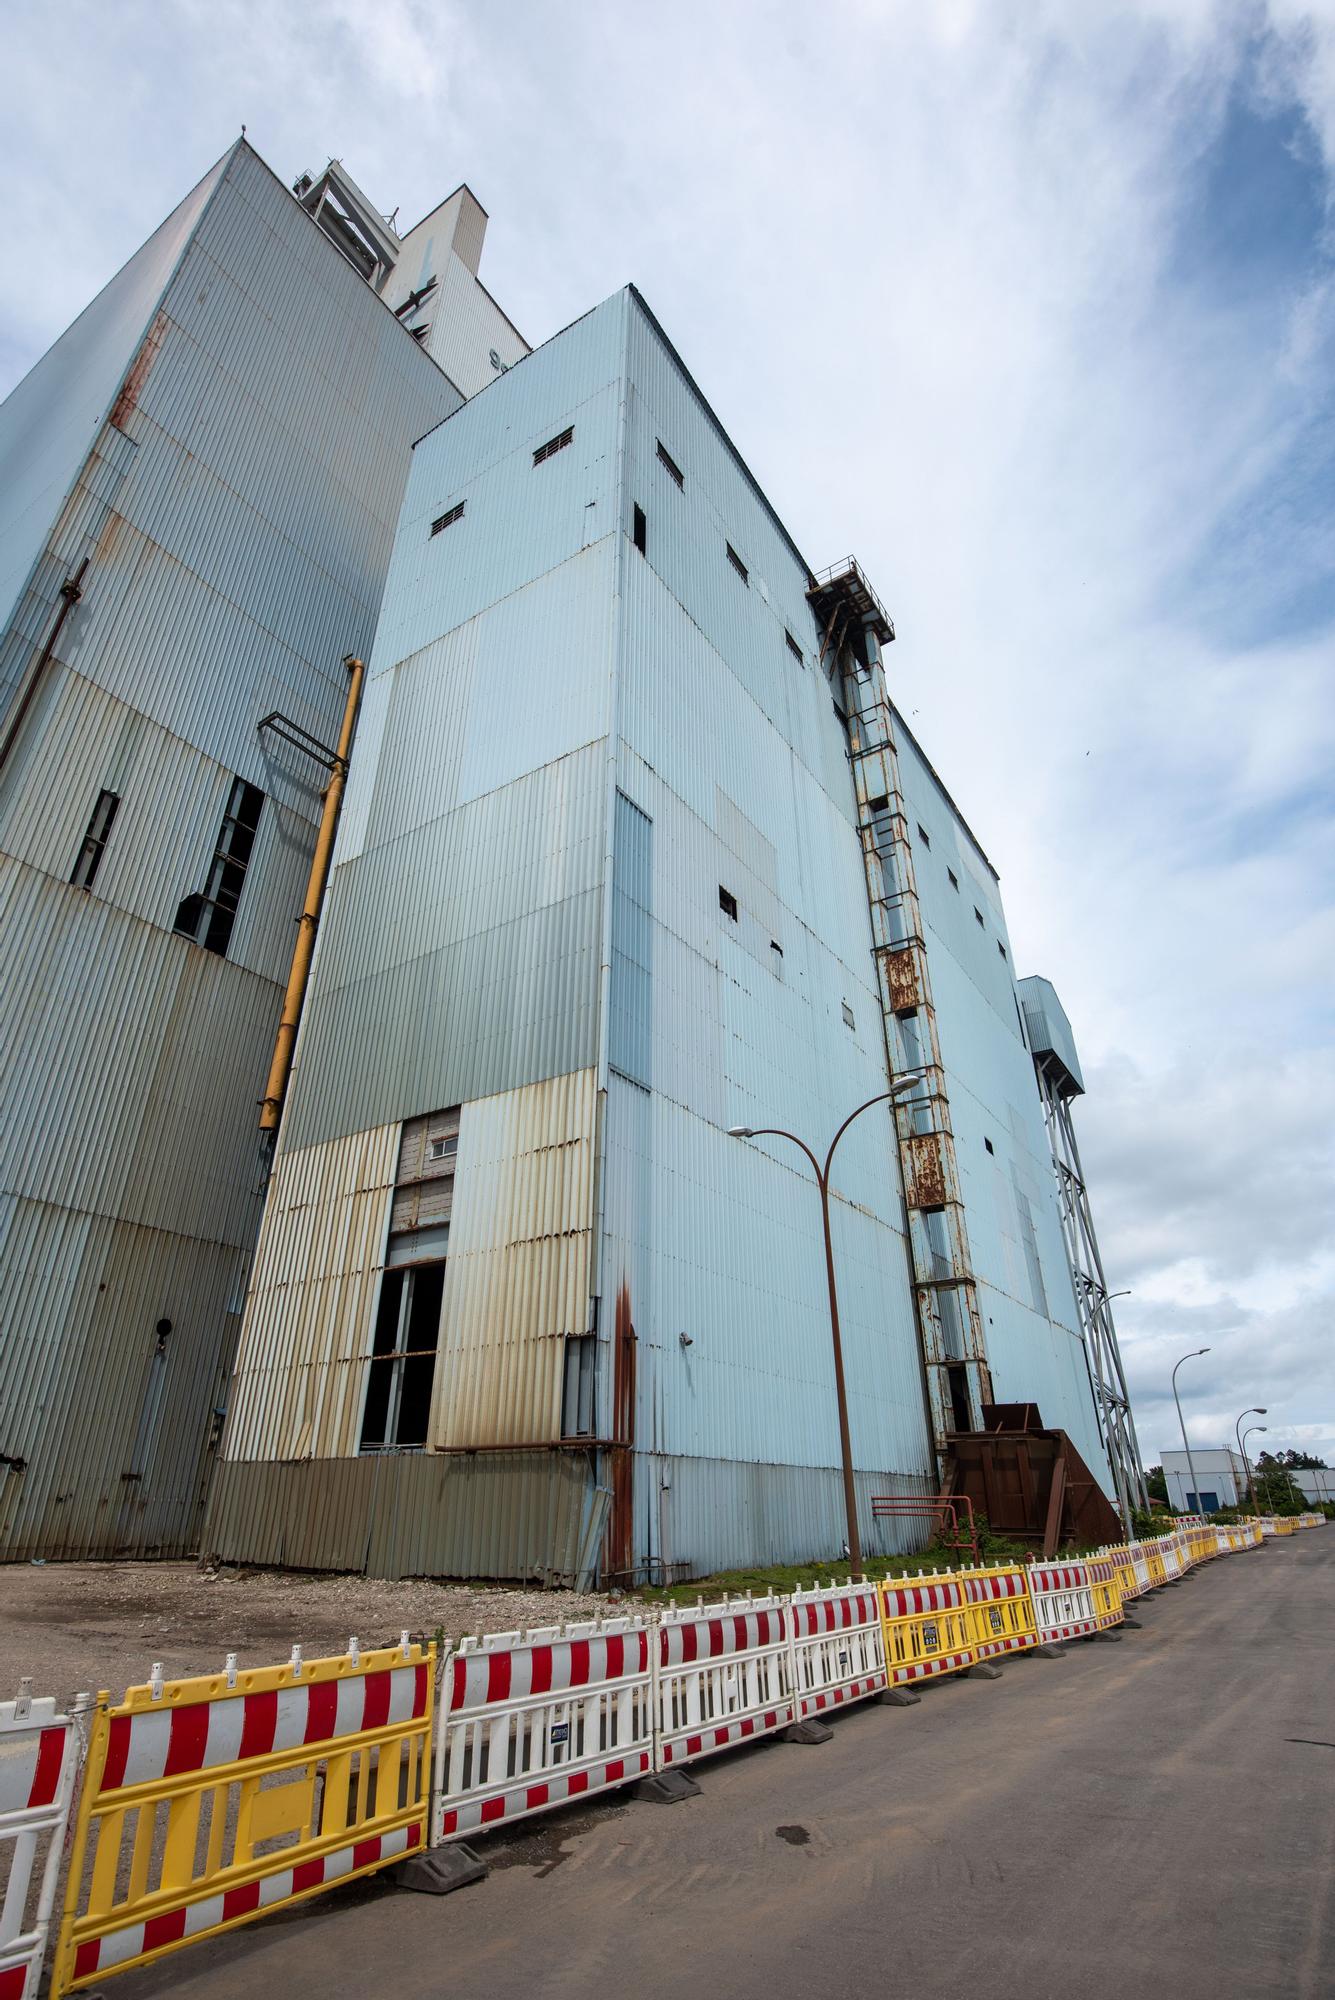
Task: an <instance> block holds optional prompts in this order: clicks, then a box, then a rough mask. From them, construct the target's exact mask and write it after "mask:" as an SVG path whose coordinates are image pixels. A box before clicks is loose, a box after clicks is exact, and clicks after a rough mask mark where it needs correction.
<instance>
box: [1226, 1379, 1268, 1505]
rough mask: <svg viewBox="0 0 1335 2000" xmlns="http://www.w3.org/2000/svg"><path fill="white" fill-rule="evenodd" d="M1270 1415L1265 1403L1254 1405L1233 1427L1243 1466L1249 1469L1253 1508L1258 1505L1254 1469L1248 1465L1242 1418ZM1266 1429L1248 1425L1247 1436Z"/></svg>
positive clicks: (1245, 1411) (1250, 1497) (1248, 1480)
mask: <svg viewBox="0 0 1335 2000" xmlns="http://www.w3.org/2000/svg"><path fill="white" fill-rule="evenodd" d="M1269 1414H1270V1413H1269V1411H1268V1410H1267V1409H1266V1407H1265V1404H1264V1403H1253V1404H1252V1407H1251V1408H1250V1410H1244V1411H1243V1412H1242V1415H1241V1416H1240V1417H1239V1418H1238V1421H1237V1422H1236V1423H1235V1424H1234V1426H1233V1435H1234V1436H1235V1437H1236V1438H1237V1440H1238V1451H1239V1452H1240V1454H1241V1456H1242V1462H1243V1465H1244V1466H1246V1469H1247V1497H1248V1499H1249V1500H1250V1501H1251V1503H1252V1505H1253V1507H1254V1506H1255V1505H1256V1489H1255V1487H1254V1486H1253V1485H1252V1469H1251V1466H1250V1465H1248V1464H1247V1453H1246V1450H1245V1448H1244V1446H1243V1442H1242V1418H1243V1417H1264V1416H1268V1415H1269ZM1265 1428H1266V1427H1265V1425H1264V1424H1248V1426H1247V1435H1248V1437H1250V1436H1251V1434H1252V1432H1253V1431H1263V1430H1264V1429H1265Z"/></svg>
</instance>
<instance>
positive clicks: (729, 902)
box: [718, 882, 737, 923]
mask: <svg viewBox="0 0 1335 2000" xmlns="http://www.w3.org/2000/svg"><path fill="white" fill-rule="evenodd" d="M718 906H719V908H720V909H721V910H722V912H723V914H724V916H725V917H731V918H732V920H733V922H734V923H736V921H737V898H736V897H735V896H734V895H733V893H732V890H731V889H725V888H724V886H723V884H722V883H721V882H720V883H719V885H718Z"/></svg>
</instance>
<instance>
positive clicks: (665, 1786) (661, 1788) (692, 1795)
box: [635, 1771, 700, 1806]
mask: <svg viewBox="0 0 1335 2000" xmlns="http://www.w3.org/2000/svg"><path fill="white" fill-rule="evenodd" d="M699 1796H700V1787H699V1786H698V1785H697V1784H696V1782H695V1779H694V1778H693V1777H692V1776H691V1775H690V1773H689V1772H688V1771H655V1772H654V1774H653V1776H652V1777H651V1778H641V1779H640V1782H639V1784H638V1785H636V1787H635V1797H636V1798H637V1799H642V1800H643V1801H644V1803H645V1804H646V1805H653V1806H670V1805H675V1804H676V1802H677V1800H678V1799H696V1798H699Z"/></svg>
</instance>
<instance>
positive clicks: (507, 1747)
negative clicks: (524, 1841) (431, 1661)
mask: <svg viewBox="0 0 1335 2000" xmlns="http://www.w3.org/2000/svg"><path fill="white" fill-rule="evenodd" d="M656 1640H657V1633H656V1632H655V1631H653V1630H652V1628H651V1627H649V1626H647V1625H645V1624H644V1623H643V1621H642V1620H640V1619H634V1620H632V1619H629V1618H622V1619H615V1620H612V1621H610V1622H607V1623H603V1624H595V1625H570V1626H566V1627H565V1628H564V1629H562V1628H560V1627H551V1628H548V1629H544V1630H542V1631H537V1632H529V1633H520V1632H499V1633H495V1634H493V1635H491V1636H490V1637H488V1638H485V1639H465V1640H464V1641H463V1643H462V1645H461V1646H460V1647H459V1648H458V1650H457V1652H455V1653H453V1654H452V1655H451V1656H450V1657H449V1658H448V1659H447V1660H446V1662H445V1671H444V1675H443V1677H442V1696H441V1706H440V1725H439V1728H438V1730H437V1734H436V1811H435V1816H434V1822H433V1827H434V1833H433V1844H437V1843H439V1842H441V1841H443V1840H458V1839H461V1838H462V1837H463V1836H464V1835H465V1834H468V1833H472V1832H475V1831H476V1830H477V1829H478V1828H479V1827H486V1826H494V1825H497V1824H498V1823H499V1822H501V1821H502V1820H506V1821H508V1820H516V1819H525V1818H527V1817H528V1815H529V1814H530V1813H537V1812H545V1811H547V1810H549V1809H550V1808H551V1807H553V1806H560V1805H564V1804H565V1803H566V1801H567V1800H568V1799H572V1798H582V1797H588V1796H591V1795H592V1794H593V1793H595V1792H604V1791H608V1790H610V1789H611V1787H613V1786H614V1785H622V1784H625V1783H626V1782H627V1781H628V1780H630V1779H632V1778H640V1777H643V1776H644V1775H645V1773H646V1772H647V1771H649V1770H650V1768H651V1767H652V1762H653V1736H654V1718H653V1702H652V1688H651V1671H650V1645H651V1642H656Z"/></svg>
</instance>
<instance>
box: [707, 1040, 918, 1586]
mask: <svg viewBox="0 0 1335 2000" xmlns="http://www.w3.org/2000/svg"><path fill="white" fill-rule="evenodd" d="M918 1077H919V1072H917V1071H916V1070H915V1071H914V1072H913V1074H912V1075H909V1076H901V1077H899V1078H897V1079H896V1081H895V1083H894V1085H893V1086H892V1087H891V1089H889V1090H883V1091H881V1092H880V1093H879V1095H877V1096H876V1097H869V1098H868V1099H867V1102H866V1103H865V1104H859V1106H858V1108H857V1110H856V1111H850V1112H849V1114H848V1116H847V1118H845V1120H844V1122H843V1124H842V1125H841V1126H840V1127H839V1130H838V1131H837V1132H836V1133H835V1135H834V1137H833V1139H831V1141H830V1150H829V1152H828V1153H827V1154H826V1155H825V1165H824V1166H822V1165H821V1163H820V1161H819V1160H818V1159H817V1158H816V1155H815V1154H814V1153H813V1152H812V1150H811V1148H810V1146H808V1144H807V1142H806V1140H805V1139H799V1138H798V1136H797V1134H796V1132H785V1131H784V1129H783V1127H782V1126H780V1125H757V1126H751V1125H730V1126H729V1127H728V1137H729V1138H730V1139H791V1140H792V1142H793V1144H794V1145H795V1146H799V1147H800V1148H801V1150H802V1151H803V1152H804V1153H805V1154H806V1156H807V1158H808V1159H809V1160H810V1162H811V1166H812V1171H813V1172H814V1174H815V1176H816V1186H817V1187H818V1188H819V1189H820V1212H821V1221H822V1223H823V1225H824V1229H825V1282H826V1285H827V1287H828V1289H829V1295H830V1339H831V1341H832V1342H833V1344H834V1391H835V1395H836V1397H837V1398H838V1402H839V1447H840V1450H841V1452H842V1454H843V1461H844V1512H845V1515H846V1516H847V1520H848V1530H847V1532H848V1565H849V1568H850V1570H851V1571H852V1573H853V1575H854V1576H860V1575H861V1573H862V1539H861V1537H860V1536H859V1534H858V1502H857V1492H856V1490H855V1488H854V1484H853V1446H852V1442H851V1440H850V1438H849V1434H848V1395H847V1391H846V1390H845V1388H844V1348H843V1342H842V1340H841V1339H840V1337H839V1294H838V1291H837V1289H836V1287H835V1282H834V1241H833V1238H832V1237H831V1235H830V1162H831V1160H832V1159H833V1158H834V1149H835V1147H836V1146H837V1145H838V1144H839V1141H840V1140H841V1139H842V1138H843V1136H844V1134H845V1132H846V1131H847V1130H848V1128H849V1126H850V1125H851V1124H852V1123H853V1120H854V1119H855V1118H860V1117H861V1116H862V1114H863V1112H864V1111H870V1110H871V1108H872V1106H873V1104H888V1103H889V1102H890V1100H891V1099H892V1098H894V1097H902V1096H903V1095H904V1093H905V1092H906V1091H909V1090H912V1089H913V1088H914V1087H915V1086H916V1084H917V1082H918Z"/></svg>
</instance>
